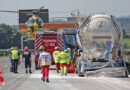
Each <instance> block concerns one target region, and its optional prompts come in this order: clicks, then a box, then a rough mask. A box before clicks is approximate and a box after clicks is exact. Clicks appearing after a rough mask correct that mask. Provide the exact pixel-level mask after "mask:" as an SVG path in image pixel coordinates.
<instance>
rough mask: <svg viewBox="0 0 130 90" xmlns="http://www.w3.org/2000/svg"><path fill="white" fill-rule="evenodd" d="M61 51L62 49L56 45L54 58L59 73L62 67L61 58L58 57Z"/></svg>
mask: <svg viewBox="0 0 130 90" xmlns="http://www.w3.org/2000/svg"><path fill="white" fill-rule="evenodd" d="M59 53H60V50H59V48H58V47H55V51H54V52H53V58H54V61H55V67H56V71H57V73H59V68H60V60H59V59H58V54H59Z"/></svg>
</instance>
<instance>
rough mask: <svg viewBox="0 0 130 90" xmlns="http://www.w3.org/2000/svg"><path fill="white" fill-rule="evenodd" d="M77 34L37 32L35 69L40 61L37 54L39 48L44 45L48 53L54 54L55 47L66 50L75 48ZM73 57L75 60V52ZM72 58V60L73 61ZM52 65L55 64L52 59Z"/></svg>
mask: <svg viewBox="0 0 130 90" xmlns="http://www.w3.org/2000/svg"><path fill="white" fill-rule="evenodd" d="M75 39H76V34H75V33H57V32H51V31H48V32H44V33H43V32H37V33H36V35H35V68H36V69H38V68H37V64H38V61H37V60H38V59H37V52H38V48H39V47H40V46H41V45H43V46H44V47H45V48H46V50H47V52H49V53H51V55H52V54H53V52H54V50H55V49H54V48H55V47H59V48H60V49H66V48H71V49H73V48H74V45H75ZM71 57H72V58H73V52H72V55H71ZM72 58H71V59H72ZM52 64H54V60H53V59H52Z"/></svg>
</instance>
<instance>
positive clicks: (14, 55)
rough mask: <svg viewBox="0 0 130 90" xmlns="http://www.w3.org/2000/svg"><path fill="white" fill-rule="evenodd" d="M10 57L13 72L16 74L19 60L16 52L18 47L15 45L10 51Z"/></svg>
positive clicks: (18, 54)
mask: <svg viewBox="0 0 130 90" xmlns="http://www.w3.org/2000/svg"><path fill="white" fill-rule="evenodd" d="M11 59H12V64H13V72H14V73H15V74H17V73H18V72H17V70H18V63H19V60H20V53H19V52H18V47H17V46H16V47H15V49H14V50H12V52H11Z"/></svg>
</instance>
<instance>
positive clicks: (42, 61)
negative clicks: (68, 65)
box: [39, 52, 51, 66]
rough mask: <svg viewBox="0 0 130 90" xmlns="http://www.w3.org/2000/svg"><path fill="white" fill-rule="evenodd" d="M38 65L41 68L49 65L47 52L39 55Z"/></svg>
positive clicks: (49, 58) (49, 60) (49, 57)
mask: <svg viewBox="0 0 130 90" xmlns="http://www.w3.org/2000/svg"><path fill="white" fill-rule="evenodd" d="M39 58H40V64H41V66H44V65H51V55H50V54H49V53H47V52H44V53H40V57H39Z"/></svg>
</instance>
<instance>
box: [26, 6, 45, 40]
mask: <svg viewBox="0 0 130 90" xmlns="http://www.w3.org/2000/svg"><path fill="white" fill-rule="evenodd" d="M42 8H43V7H41V8H40V9H38V10H37V11H32V13H29V14H27V15H32V17H30V18H29V20H28V21H27V22H26V25H27V29H26V30H23V31H28V33H29V36H30V37H33V39H35V34H36V32H37V31H38V29H39V28H41V27H42V25H43V21H42V19H41V18H40V17H38V16H37V15H38V14H39V12H40V10H41V9H42Z"/></svg>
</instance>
